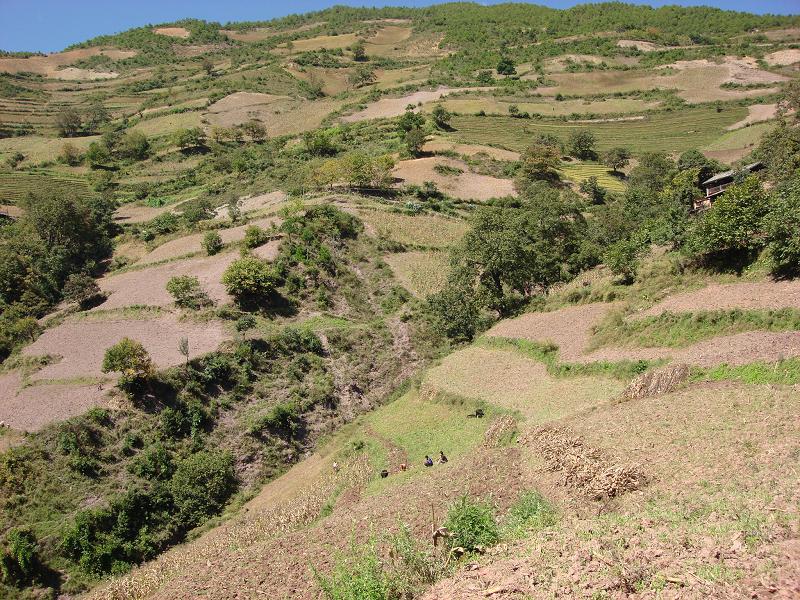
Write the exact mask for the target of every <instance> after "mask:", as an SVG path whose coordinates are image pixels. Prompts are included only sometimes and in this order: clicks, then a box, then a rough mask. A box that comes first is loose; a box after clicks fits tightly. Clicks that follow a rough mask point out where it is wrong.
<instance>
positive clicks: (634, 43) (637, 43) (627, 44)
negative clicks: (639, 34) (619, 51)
mask: <svg viewBox="0 0 800 600" xmlns="http://www.w3.org/2000/svg"><path fill="white" fill-rule="evenodd" d="M617 46H619V47H620V48H636V49H637V50H638V51H639V52H654V51H656V50H664V48H665V47H664V46H660V45H658V44H654V43H653V42H645V41H643V40H617Z"/></svg>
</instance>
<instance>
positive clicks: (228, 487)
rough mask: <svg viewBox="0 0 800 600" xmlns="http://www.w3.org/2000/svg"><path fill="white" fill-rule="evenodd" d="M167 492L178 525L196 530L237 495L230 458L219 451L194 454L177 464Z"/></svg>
mask: <svg viewBox="0 0 800 600" xmlns="http://www.w3.org/2000/svg"><path fill="white" fill-rule="evenodd" d="M169 489H170V492H171V493H172V498H173V502H174V503H175V508H176V509H177V511H178V519H179V521H180V522H181V524H182V525H183V526H184V527H187V528H192V527H196V526H198V525H200V524H201V523H203V522H204V521H206V520H207V519H208V518H209V517H211V516H214V515H215V514H217V513H219V512H220V510H222V507H223V506H225V503H226V502H227V501H228V498H230V497H231V494H233V492H234V491H236V473H235V472H234V469H233V457H232V456H231V455H230V454H229V453H226V452H221V451H218V450H216V451H215V450H204V451H201V452H196V453H194V454H192V455H190V456H189V457H188V458H185V459H184V460H182V461H181V462H179V463H178V465H177V467H176V469H175V474H174V475H173V476H172V479H171V480H170V482H169Z"/></svg>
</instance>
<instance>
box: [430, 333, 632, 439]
mask: <svg viewBox="0 0 800 600" xmlns="http://www.w3.org/2000/svg"><path fill="white" fill-rule="evenodd" d="M622 387H623V386H622V384H621V383H619V382H617V381H613V380H610V379H604V378H589V377H573V378H558V379H556V378H553V377H551V376H550V375H548V374H547V370H546V368H545V365H544V364H542V363H540V362H538V361H536V360H533V359H530V358H526V357H525V356H522V355H520V354H519V353H516V352H508V351H504V350H489V349H486V348H480V347H474V346H472V347H469V348H464V349H463V350H459V351H457V352H455V353H453V354H451V355H450V356H448V357H447V358H445V359H444V360H443V361H442V363H441V364H440V365H439V366H437V367H434V368H433V369H431V370H430V371H428V373H427V375H426V376H425V379H424V381H423V390H436V391H443V392H448V393H452V394H458V395H460V396H466V397H470V398H479V399H481V400H484V401H486V402H489V403H491V404H494V405H496V406H501V407H503V408H505V409H508V410H513V411H519V413H520V414H522V415H523V416H524V417H526V419H527V420H528V422H529V423H530V424H534V425H535V424H541V423H546V422H550V421H553V420H555V419H559V418H562V417H564V416H565V415H568V414H574V413H576V412H580V411H582V410H584V409H587V408H590V407H592V406H597V405H599V404H602V403H603V402H607V401H609V400H611V399H612V398H614V397H616V396H617V395H618V394H619V393H620V392H621V391H622Z"/></svg>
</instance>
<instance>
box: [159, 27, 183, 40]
mask: <svg viewBox="0 0 800 600" xmlns="http://www.w3.org/2000/svg"><path fill="white" fill-rule="evenodd" d="M153 33H157V34H158V35H166V36H167V37H176V38H182V39H186V38H188V37H189V36H190V35H191V33H189V30H188V29H186V28H185V27H156V28H155V29H153Z"/></svg>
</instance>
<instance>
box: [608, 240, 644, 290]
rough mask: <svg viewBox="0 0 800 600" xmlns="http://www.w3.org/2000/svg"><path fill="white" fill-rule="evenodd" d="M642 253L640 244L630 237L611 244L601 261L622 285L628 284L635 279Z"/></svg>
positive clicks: (642, 247)
mask: <svg viewBox="0 0 800 600" xmlns="http://www.w3.org/2000/svg"><path fill="white" fill-rule="evenodd" d="M643 253H644V246H643V244H642V242H641V241H640V240H638V239H636V238H634V237H631V238H628V239H624V240H619V241H618V242H616V243H614V244H612V245H611V246H610V247H609V248H608V250H607V251H606V253H605V256H604V257H603V260H604V262H605V264H606V266H607V267H608V268H609V269H610V270H611V272H612V273H613V274H614V275H617V276H618V277H620V278H621V280H622V283H625V284H629V283H633V280H634V279H635V278H636V271H637V270H638V269H639V259H640V257H641V255H642V254H643Z"/></svg>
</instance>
